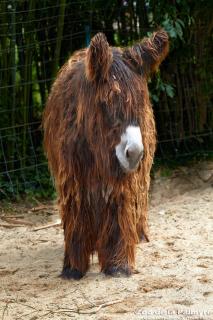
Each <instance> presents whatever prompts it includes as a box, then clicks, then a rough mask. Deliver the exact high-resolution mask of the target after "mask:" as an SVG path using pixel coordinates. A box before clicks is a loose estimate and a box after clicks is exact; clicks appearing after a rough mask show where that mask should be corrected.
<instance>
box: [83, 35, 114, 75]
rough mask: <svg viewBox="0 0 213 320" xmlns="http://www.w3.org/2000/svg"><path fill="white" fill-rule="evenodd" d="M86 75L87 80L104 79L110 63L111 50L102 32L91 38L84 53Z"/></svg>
mask: <svg viewBox="0 0 213 320" xmlns="http://www.w3.org/2000/svg"><path fill="white" fill-rule="evenodd" d="M85 64H86V77H87V79H88V80H89V81H94V80H100V79H103V80H106V79H107V78H108V74H109V68H110V66H111V64H112V50H111V48H110V46H109V44H108V42H107V39H106V37H105V35H104V34H103V33H97V34H96V35H95V36H94V37H93V38H92V40H91V42H90V46H89V48H88V49H87V53H86V62H85Z"/></svg>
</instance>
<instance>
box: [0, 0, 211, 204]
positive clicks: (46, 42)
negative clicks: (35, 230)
mask: <svg viewBox="0 0 213 320" xmlns="http://www.w3.org/2000/svg"><path fill="white" fill-rule="evenodd" d="M161 6H162V4H161ZM164 7H165V6H164ZM160 9H162V8H160V4H159V5H156V4H155V5H154V4H153V1H151V0H150V1H114V0H109V1H107V2H106V1H105V2H104V1H102V0H95V1H92V0H88V1H86V0H85V1H83V0H82V1H81V0H79V1H68V0H61V1H59V0H58V1H55V2H54V4H53V2H52V1H50V0H46V1H40V0H37V1H34V0H29V1H19V0H8V1H4V0H2V1H1V3H0V39H1V42H0V198H2V197H8V196H16V195H18V194H21V193H30V194H32V195H34V194H39V195H43V196H49V195H50V194H51V193H52V188H51V180H50V177H49V173H48V169H47V162H46V159H45V156H44V153H43V148H42V130H41V117H42V112H43V108H44V105H45V101H46V98H47V95H48V92H49V90H50V87H51V84H52V82H53V80H54V79H55V76H56V73H57V70H58V68H59V67H60V66H61V65H62V64H63V63H64V62H65V61H66V59H67V58H68V57H69V56H70V54H71V53H72V52H73V51H75V50H77V49H80V48H82V47H85V46H87V45H88V44H89V40H90V38H91V36H92V35H93V34H95V33H96V32H98V31H103V32H104V33H105V34H106V36H107V38H108V41H109V43H110V44H111V45H121V46H125V45H131V43H133V42H134V41H137V40H138V39H140V38H141V37H143V36H144V35H147V33H148V32H149V31H152V30H154V29H155V28H156V27H157V26H158V25H163V26H164V28H165V29H167V31H168V32H169V34H170V36H171V43H172V44H171V53H170V56H169V58H168V59H167V60H166V61H165V63H164V64H163V66H162V71H161V73H158V74H157V76H155V78H154V80H152V82H151V83H150V91H151V99H152V102H153V106H154V112H155V117H156V122H157V129H158V141H159V143H158V151H157V157H158V158H159V159H162V158H164V159H166V160H167V161H168V160H169V159H174V158H177V157H179V156H180V157H184V156H193V155H194V154H198V153H200V154H202V153H206V154H212V153H213V110H212V98H213V91H212V88H213V85H212V84H213V83H212V82H213V77H212V69H213V58H212V55H211V53H212V49H213V48H212V41H211V35H212V23H211V15H210V14H208V12H209V8H208V6H207V7H206V14H205V15H204V16H203V11H201V12H200V15H199V14H198V15H197V16H195V15H194V11H193V10H195V9H194V8H191V9H190V10H191V12H190V14H191V16H192V17H194V22H193V23H191V24H187V23H186V21H185V20H184V19H185V18H183V20H181V17H182V16H183V17H185V15H184V14H183V15H181V14H182V11H181V8H178V7H177V8H176V13H177V12H179V17H180V18H178V19H179V20H180V21H182V23H181V22H179V25H176V24H175V23H177V21H178V19H177V17H176V18H175V19H176V20H174V19H173V20H172V17H173V13H170V8H163V9H162V10H161V11H162V12H161V11H160ZM165 10H167V11H168V12H169V14H170V16H168V12H167V13H165V12H164V11H165ZM196 10H197V8H196ZM196 12H197V11H196ZM151 14H152V16H153V17H157V18H155V19H154V18H152V19H151V18H150V17H151ZM165 14H167V16H165ZM188 14H189V13H188ZM168 17H170V20H171V21H170V24H169V22H168V21H169V20H168V19H169V18H168ZM204 17H205V19H204ZM173 18H174V17H173ZM196 19H197V20H196ZM174 21H175V22H174ZM197 22H198V23H197ZM171 26H173V29H174V30H173V29H171ZM178 26H179V27H178ZM178 30H179V31H178ZM172 32H176V35H174V34H173V35H172ZM181 32H182V34H181Z"/></svg>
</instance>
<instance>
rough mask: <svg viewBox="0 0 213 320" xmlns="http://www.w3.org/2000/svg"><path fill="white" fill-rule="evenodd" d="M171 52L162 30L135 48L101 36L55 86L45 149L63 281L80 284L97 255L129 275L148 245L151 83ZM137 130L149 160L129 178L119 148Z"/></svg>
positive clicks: (105, 265) (104, 265) (106, 267)
mask: <svg viewBox="0 0 213 320" xmlns="http://www.w3.org/2000/svg"><path fill="white" fill-rule="evenodd" d="M167 53H168V36H167V34H166V33H165V32H164V31H162V30H160V31H158V32H156V33H154V34H153V35H152V37H151V38H145V39H144V40H143V41H142V42H141V43H139V44H136V45H135V46H133V47H132V48H126V49H121V48H112V47H110V46H109V45H108V42H107V40H106V38H105V36H104V35H103V34H101V33H99V34H97V35H96V36H95V37H94V38H93V39H92V40H91V43H90V46H89V48H88V49H84V50H81V51H78V52H76V53H75V54H74V55H73V56H71V58H70V59H69V60H68V62H67V63H66V64H65V65H64V66H63V67H62V68H61V70H60V71H59V73H58V76H57V78H56V80H55V82H54V84H53V86H52V90H51V93H50V95H49V98H48V101H47V105H46V109H45V112H44V118H43V127H44V147H45V150H46V154H47V158H48V162H49V167H50V170H51V173H52V175H53V177H54V179H55V185H56V189H57V192H58V196H59V206H60V212H61V216H62V222H63V227H64V237H65V256H64V268H63V272H62V275H63V276H64V277H68V278H80V277H81V276H83V275H84V274H85V273H86V271H87V270H88V268H89V260H90V255H91V254H93V252H95V251H97V253H98V258H99V263H100V266H101V270H102V271H104V272H105V273H108V274H111V273H113V272H118V271H121V272H124V273H127V274H129V273H131V270H132V268H133V266H134V263H135V248H136V244H137V243H138V242H139V239H140V238H141V237H142V236H143V237H144V238H145V239H147V240H148V227H147V199H148V189H149V183H150V169H151V165H152V162H153V156H154V152H155V145H156V137H155V136H156V132H155V122H154V117H153V111H152V107H151V105H150V100H149V94H148V88H147V77H148V76H149V75H150V73H151V72H153V71H155V70H156V69H157V68H158V66H159V64H160V63H161V61H162V60H163V59H164V58H165V56H166V55H167ZM129 124H137V125H139V126H140V129H141V132H142V138H143V145H144V157H143V160H142V161H141V163H140V166H139V168H138V169H137V170H136V171H135V172H133V173H129V174H126V173H124V172H123V171H122V169H121V168H120V166H119V163H118V160H117V158H116V155H115V146H116V145H117V144H118V143H119V142H120V138H121V135H122V133H123V132H124V131H125V129H126V127H127V126H128V125H129Z"/></svg>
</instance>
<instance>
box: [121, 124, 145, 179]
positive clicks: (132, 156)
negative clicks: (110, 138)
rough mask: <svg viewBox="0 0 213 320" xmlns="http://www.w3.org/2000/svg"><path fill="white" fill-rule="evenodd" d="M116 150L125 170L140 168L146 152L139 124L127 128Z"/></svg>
mask: <svg viewBox="0 0 213 320" xmlns="http://www.w3.org/2000/svg"><path fill="white" fill-rule="evenodd" d="M115 152H116V156H117V159H118V161H119V164H120V166H121V168H122V169H123V170H124V171H125V172H127V173H128V172H132V171H135V170H136V169H137V168H138V165H139V163H140V161H141V159H142V158H143V152H144V147H143V142H142V135H141V130H140V127H139V126H133V125H130V126H128V127H127V128H126V130H125V132H124V133H123V134H122V136H121V140H120V143H119V144H118V145H117V146H116V148H115Z"/></svg>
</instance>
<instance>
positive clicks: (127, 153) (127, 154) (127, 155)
mask: <svg viewBox="0 0 213 320" xmlns="http://www.w3.org/2000/svg"><path fill="white" fill-rule="evenodd" d="M126 157H127V159H129V157H130V154H129V150H128V149H127V150H126Z"/></svg>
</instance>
